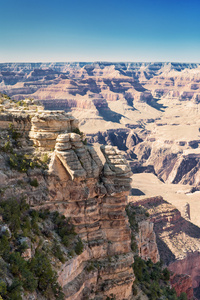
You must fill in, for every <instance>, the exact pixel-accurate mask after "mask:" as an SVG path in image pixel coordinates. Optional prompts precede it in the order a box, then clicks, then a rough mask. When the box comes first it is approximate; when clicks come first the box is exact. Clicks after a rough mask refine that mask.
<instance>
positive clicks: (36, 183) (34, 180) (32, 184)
mask: <svg viewBox="0 0 200 300" xmlns="http://www.w3.org/2000/svg"><path fill="white" fill-rule="evenodd" d="M30 185H31V186H34V187H38V186H39V183H38V181H37V178H34V179H33V180H31V181H30Z"/></svg>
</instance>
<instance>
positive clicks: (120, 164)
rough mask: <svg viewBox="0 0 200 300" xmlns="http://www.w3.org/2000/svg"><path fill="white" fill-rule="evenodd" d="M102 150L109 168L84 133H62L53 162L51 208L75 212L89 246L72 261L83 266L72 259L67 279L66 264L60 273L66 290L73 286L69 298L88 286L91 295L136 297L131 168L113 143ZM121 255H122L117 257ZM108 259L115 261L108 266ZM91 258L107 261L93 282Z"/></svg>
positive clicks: (78, 227)
mask: <svg viewBox="0 0 200 300" xmlns="http://www.w3.org/2000/svg"><path fill="white" fill-rule="evenodd" d="M102 152H103V154H104V156H105V158H106V163H105V165H104V167H103V166H102V163H101V161H100V160H99V158H98V156H97V154H96V153H95V151H94V150H93V148H91V147H89V146H85V145H84V144H83V143H82V141H81V139H80V136H79V135H77V134H74V133H66V134H60V135H59V136H58V137H57V143H56V146H55V153H54V154H53V156H52V161H51V164H50V166H51V167H50V173H49V176H50V179H49V180H50V181H49V182H50V187H49V190H50V194H52V195H53V196H52V197H51V199H50V203H49V204H48V208H50V209H55V207H56V208H57V209H58V210H59V211H60V212H62V213H63V214H64V215H65V216H66V217H70V219H71V222H72V223H73V224H74V225H75V226H76V231H77V233H79V235H80V236H81V238H82V239H83V240H84V241H85V242H86V243H87V245H88V246H87V247H86V251H85V254H84V256H82V259H81V260H80V258H78V260H79V263H78V262H76V263H75V262H72V263H73V265H74V264H76V265H79V268H78V270H77V269H76V270H74V271H73V268H72V267H71V265H70V264H68V268H69V269H70V270H71V271H70V273H68V276H67V277H66V278H65V279H64V278H63V277H64V273H65V272H66V270H65V268H63V270H64V273H62V272H61V273H60V276H59V278H61V280H62V282H63V284H64V290H65V291H68V292H69V289H71V290H73V297H72V295H71V296H69V297H68V298H66V299H81V297H82V292H81V291H82V290H84V289H85V288H86V286H87V289H89V291H90V293H91V295H90V297H91V299H92V297H93V294H94V290H95V291H96V293H97V294H99V295H102V294H103V295H104V296H105V295H107V296H109V295H111V294H114V295H116V297H117V298H118V299H129V298H130V297H131V286H132V282H133V279H134V276H133V272H132V269H131V263H132V262H133V256H132V254H131V253H130V252H131V251H130V229H129V226H128V223H127V217H126V214H125V211H124V209H125V206H126V201H127V200H126V197H127V194H128V193H129V189H130V175H131V173H130V168H129V167H128V165H127V163H126V161H125V160H124V158H123V157H122V156H121V155H120V152H119V150H116V149H114V148H113V147H109V146H107V147H104V148H102ZM100 173H101V174H102V175H101V176H100ZM54 176H58V178H59V179H60V180H59V181H60V184H59V188H58V187H57V186H56V185H57V181H56V182H55V181H54V179H53V180H52V177H54ZM100 178H101V180H100V181H99V179H100ZM61 195H62V197H61ZM45 206H46V204H45ZM116 255H117V257H118V258H116V257H115V258H114V256H116ZM123 257H124V258H123ZM108 259H109V260H110V264H111V266H110V267H109V268H108V269H107V268H106V264H107V263H108ZM90 260H98V261H99V264H100V266H101V267H100V268H99V270H98V271H96V273H95V274H93V275H92V278H93V280H92V281H91V282H90V280H89V279H88V280H85V279H86V278H87V277H86V278H85V275H84V272H85V271H84V268H85V266H86V264H87V262H88V261H90ZM75 274H76V275H75ZM95 277H96V279H95V280H94V278H95ZM81 278H82V279H81ZM77 280H78V282H79V284H78V286H77ZM94 281H95V284H94ZM85 285H86V286H85ZM70 287H71V288H70ZM102 289H103V291H104V292H102ZM92 290H93V292H92ZM92 293H93V294H92ZM67 295H68V294H67ZM70 297H72V298H70ZM102 299H104V298H102Z"/></svg>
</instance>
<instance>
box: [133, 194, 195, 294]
mask: <svg viewBox="0 0 200 300" xmlns="http://www.w3.org/2000/svg"><path fill="white" fill-rule="evenodd" d="M130 200H131V197H130ZM130 205H133V206H136V207H137V206H139V205H142V206H143V207H145V209H147V212H148V213H149V217H150V220H151V222H153V223H154V230H155V233H156V239H157V245H158V250H159V254H160V258H161V259H162V260H163V261H164V262H165V263H166V265H167V266H168V268H169V270H171V271H172V272H174V275H173V277H172V282H173V284H174V286H175V288H176V287H177V286H178V283H177V282H178V281H180V279H181V278H183V283H182V285H180V286H179V289H178V290H177V291H178V294H180V293H181V292H186V293H187V296H188V299H193V298H192V297H193V289H196V291H195V294H198V291H199V287H200V280H199V275H198V274H199V272H200V270H199V267H198V265H199V257H200V256H199V255H200V254H199V249H200V244H199V237H200V229H199V227H197V226H195V225H194V224H192V223H191V222H190V221H189V219H188V218H187V219H184V218H183V217H181V214H180V212H179V211H178V209H177V208H176V207H174V206H173V205H171V204H170V203H168V202H167V201H165V200H164V199H163V198H162V197H160V196H158V197H152V198H146V199H141V200H137V201H133V202H131V204H130ZM175 275H178V276H177V277H175ZM181 286H182V288H181Z"/></svg>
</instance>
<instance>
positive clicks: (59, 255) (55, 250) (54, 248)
mask: <svg viewBox="0 0 200 300" xmlns="http://www.w3.org/2000/svg"><path fill="white" fill-rule="evenodd" d="M52 252H53V255H54V256H55V257H57V258H58V259H59V260H60V261H61V262H62V263H63V264H64V262H65V257H64V255H63V252H62V250H61V248H60V246H59V244H58V243H57V242H56V241H54V243H53V246H52Z"/></svg>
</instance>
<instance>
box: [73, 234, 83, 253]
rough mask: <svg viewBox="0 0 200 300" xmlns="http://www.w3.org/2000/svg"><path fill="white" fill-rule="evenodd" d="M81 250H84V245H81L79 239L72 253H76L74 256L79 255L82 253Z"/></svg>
mask: <svg viewBox="0 0 200 300" xmlns="http://www.w3.org/2000/svg"><path fill="white" fill-rule="evenodd" d="M83 248H84V245H83V243H82V241H81V239H80V238H79V239H78V242H77V243H76V246H75V248H74V251H75V252H76V254H78V255H80V254H81V253H82V252H83Z"/></svg>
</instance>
